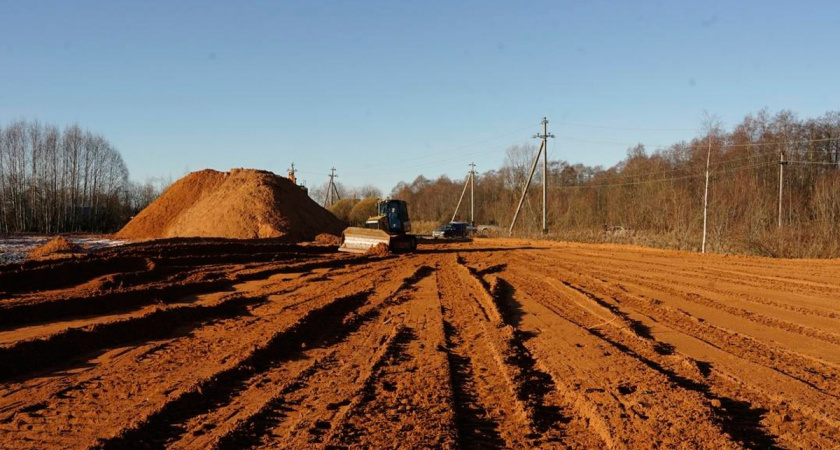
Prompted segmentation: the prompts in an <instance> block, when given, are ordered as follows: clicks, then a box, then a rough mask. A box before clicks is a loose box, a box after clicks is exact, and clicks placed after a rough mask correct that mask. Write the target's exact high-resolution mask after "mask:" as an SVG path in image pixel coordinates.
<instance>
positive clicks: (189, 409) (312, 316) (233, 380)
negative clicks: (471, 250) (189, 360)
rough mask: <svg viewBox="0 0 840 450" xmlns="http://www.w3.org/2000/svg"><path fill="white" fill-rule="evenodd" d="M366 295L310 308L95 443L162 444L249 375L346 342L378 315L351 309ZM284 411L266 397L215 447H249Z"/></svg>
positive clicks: (422, 273) (425, 271)
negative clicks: (239, 357) (241, 356)
mask: <svg viewBox="0 0 840 450" xmlns="http://www.w3.org/2000/svg"><path fill="white" fill-rule="evenodd" d="M433 272H434V269H433V268H431V267H428V266H423V267H420V268H418V269H417V271H416V272H415V273H414V274H413V275H412V276H410V277H408V278H406V279H404V280H403V283H402V285H401V286H400V288H399V289H398V290H397V293H396V294H395V295H394V298H392V299H390V300H388V305H395V304H399V303H402V302H404V301H406V300H407V299H408V298H409V297H408V296H401V295H399V291H402V290H405V289H409V288H411V287H412V286H413V285H414V284H416V283H417V282H419V281H420V280H422V279H423V278H425V277H427V276H429V275H431V274H432V273H433ZM370 295H371V292H370V291H364V292H360V293H356V294H352V295H349V296H346V297H342V298H338V299H335V300H334V301H333V302H332V303H330V304H328V305H326V306H323V307H321V308H320V309H317V310H313V311H310V312H309V313H308V314H307V315H306V316H305V317H304V318H302V319H301V320H300V321H299V322H298V323H297V324H296V325H294V326H293V327H292V328H290V329H288V330H286V331H283V332H280V333H278V334H276V335H274V336H273V337H272V338H271V340H270V341H269V342H268V344H267V345H266V346H264V347H261V348H258V349H256V350H254V352H253V353H252V354H251V355H250V356H248V357H247V358H246V359H245V360H243V361H241V362H240V363H239V364H237V365H236V366H235V367H232V368H230V369H228V370H225V371H222V372H220V373H218V374H216V375H215V376H213V377H212V378H210V379H206V380H205V381H203V382H202V383H200V384H199V386H198V387H197V388H196V389H194V390H192V391H190V392H187V393H185V394H183V395H182V396H180V397H178V398H176V399H173V400H172V401H171V402H169V403H167V404H166V405H165V406H164V407H163V408H162V409H161V410H159V411H158V412H157V413H155V414H153V415H151V416H150V417H148V418H147V419H146V420H145V421H143V422H141V423H140V424H139V425H138V426H137V427H136V428H134V429H131V430H126V431H124V432H123V433H122V434H121V435H120V436H118V437H115V438H113V439H109V440H106V441H102V442H100V443H99V445H98V447H97V448H114V449H116V448H136V447H141V448H165V447H166V446H167V445H168V444H169V443H171V442H173V441H175V440H176V439H177V438H178V437H179V436H181V435H183V434H184V433H185V432H186V431H187V430H186V424H187V423H188V422H189V420H190V419H191V418H194V417H197V416H199V415H201V414H205V413H208V412H211V411H214V410H216V409H218V408H219V407H221V406H224V405H226V404H228V403H229V402H230V401H231V399H232V398H235V397H236V396H238V395H239V394H240V393H241V392H242V391H243V390H245V389H247V388H248V386H249V384H248V383H249V380H252V379H253V377H255V376H259V375H260V374H262V373H265V372H267V371H269V370H271V369H272V368H274V367H278V366H280V365H282V364H283V363H284V362H286V361H290V360H296V359H301V358H307V356H306V353H305V352H306V349H312V348H329V347H331V346H334V345H336V344H339V343H341V342H344V341H346V340H347V338H348V336H349V335H350V334H352V333H353V332H355V331H357V330H358V329H359V328H360V327H361V326H362V325H363V324H365V323H367V322H369V321H371V320H373V319H374V318H376V317H378V316H379V315H380V310H379V309H378V308H371V309H369V310H367V311H366V312H364V313H362V314H357V313H356V311H357V310H358V309H359V308H360V307H361V306H362V305H364V304H365V303H367V301H368V298H369V296H370ZM408 336H409V338H410V337H411V334H410V333H408ZM404 338H405V336H402V337H400V338H398V339H397V344H400V343H401V342H404V341H401V340H400V339H404ZM311 370H312V371H313V372H314V371H315V370H320V367H317V366H313V367H312V369H311ZM304 375H306V374H304ZM307 377H308V375H307ZM301 387H302V384H299V383H298V384H293V385H291V386H289V387H288V388H287V389H286V390H285V391H284V392H283V394H284V395H285V394H288V393H289V392H293V391H295V390H297V389H300V388H301ZM287 410H288V407H287V406H286V405H285V402H284V399H283V397H282V396H281V397H279V398H276V399H273V400H271V401H270V402H269V403H268V404H267V405H266V407H265V408H264V409H262V410H261V411H260V412H259V413H257V414H256V415H255V416H253V417H251V418H249V419H248V420H247V421H246V422H245V423H243V424H241V425H240V426H239V427H238V428H237V429H236V430H232V431H231V432H230V433H229V434H227V435H226V436H224V437H223V438H222V440H221V441H220V444H219V448H249V447H253V446H255V445H258V444H259V442H260V440H261V438H262V437H263V436H264V434H265V433H266V432H268V430H270V429H271V428H272V427H273V426H275V425H276V424H277V423H279V421H281V420H282V418H283V417H285V414H284V411H287Z"/></svg>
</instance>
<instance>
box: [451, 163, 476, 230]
mask: <svg viewBox="0 0 840 450" xmlns="http://www.w3.org/2000/svg"><path fill="white" fill-rule="evenodd" d="M467 187H469V188H470V223H471V224H472V225H475V163H470V171H469V173H468V174H467V179H466V180H465V181H464V190H462V191H461V197H460V198H458V205H456V206H455V212H454V213H453V214H452V220H451V222H454V221H455V217H456V216H458V210H459V209H461V202H463V201H464V195H465V194H466V193H467Z"/></svg>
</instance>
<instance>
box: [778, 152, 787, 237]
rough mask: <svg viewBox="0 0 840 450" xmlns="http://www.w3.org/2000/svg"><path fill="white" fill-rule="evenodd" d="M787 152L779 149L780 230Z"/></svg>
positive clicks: (780, 225) (780, 226)
mask: <svg viewBox="0 0 840 450" xmlns="http://www.w3.org/2000/svg"><path fill="white" fill-rule="evenodd" d="M785 164H787V161H785V152H784V150H781V149H779V229H781V228H782V187H783V186H784V181H785V180H784V175H785Z"/></svg>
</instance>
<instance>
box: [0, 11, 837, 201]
mask: <svg viewBox="0 0 840 450" xmlns="http://www.w3.org/2000/svg"><path fill="white" fill-rule="evenodd" d="M838 42H840V3H838V2H829V1H825V2H807V1H800V2H779V1H739V2H730V1H705V2H689V1H658V2H642V1H634V2H601V1H591V2H589V1H587V2H580V1H575V2H572V1H530V2H515V1H509V0H508V1H426V2H423V1H411V2H408V1H394V0H388V1H311V0H310V1H291V0H290V1H265V2H258V1H253V2H234V1H230V2H215V1H207V0H205V1H177V2H172V1H142V2H141V1H132V2H127V1H55V2H47V1H5V0H3V1H0V124H7V123H9V122H10V121H12V120H16V119H20V118H24V119H30V120H33V119H37V120H40V121H42V122H48V123H53V124H57V125H61V126H64V125H67V124H70V123H78V124H80V125H81V126H82V127H84V128H88V129H91V130H93V131H96V132H98V133H100V134H102V135H104V136H105V137H106V138H108V139H109V140H110V141H111V142H112V144H114V146H115V147H116V148H117V149H118V150H120V152H121V153H122V155H123V157H124V159H125V161H126V163H127V164H128V166H129V170H130V171H131V174H132V178H133V179H136V180H140V181H142V180H144V179H146V178H148V177H157V176H171V177H173V178H176V179H177V178H179V177H180V176H182V175H183V174H185V173H186V172H187V171H194V170H199V169H203V168H207V167H209V168H214V169H218V170H227V169H229V168H231V167H256V168H261V169H268V170H272V171H274V172H278V173H285V171H286V169H287V168H288V167H289V164H290V163H292V162H294V163H295V165H296V166H297V167H298V169H299V174H298V175H299V178H301V179H304V180H306V181H307V184H308V185H309V186H314V185H317V184H320V183H323V182H324V181H326V179H327V174H328V173H329V169H330V168H331V167H333V166H334V167H335V168H336V169H337V173H338V174H339V181H341V182H343V183H345V184H348V185H355V186H358V185H362V184H367V183H370V184H374V185H376V186H378V187H380V188H381V189H382V190H383V191H384V192H386V193H387V192H389V191H390V189H391V188H392V187H393V186H394V185H395V184H396V183H397V182H399V181H401V180H404V181H411V180H413V179H414V178H415V177H416V176H418V175H420V174H423V175H425V176H426V177H429V178H436V177H437V176H439V175H441V174H447V175H449V176H450V177H453V178H459V179H460V178H462V177H463V176H464V175H465V173H466V172H467V170H468V169H469V167H468V164H469V163H470V162H471V161H475V162H476V164H477V165H478V167H477V170H478V171H479V172H482V171H486V170H489V169H495V168H498V167H499V166H500V165H501V163H502V161H503V159H504V150H505V148H506V147H508V146H510V145H513V144H523V143H526V142H532V143H536V141H535V140H533V139H530V136H531V135H533V134H534V133H536V132H538V131H540V125H539V122H540V120H541V119H542V117H543V116H546V117H548V119H549V121H550V124H549V131H550V132H552V133H554V134H555V135H557V138H556V139H554V140H553V141H552V142H551V143H550V146H549V152H550V153H549V156H550V157H551V158H552V159H564V160H567V161H570V162H573V163H574V162H583V163H585V164H590V165H596V164H600V165H604V166H609V165H612V164H614V163H616V162H618V161H619V160H621V159H622V158H623V157H624V156H625V154H626V149H627V147H628V146H629V144H633V143H637V142H641V143H643V144H645V145H646V147H647V148H648V149H649V150H655V149H657V148H659V147H660V146H663V145H668V144H671V143H674V142H677V141H680V140H683V139H690V138H692V137H694V136H696V135H698V134H699V129H700V124H701V121H702V119H703V115H704V111H708V112H709V113H711V114H715V115H717V116H718V117H719V118H720V119H722V121H723V123H724V125H725V126H727V127H730V126H732V125H733V124H735V123H737V122H739V121H740V120H741V119H742V118H743V117H744V115H746V114H748V113H752V112H756V111H758V110H759V109H761V108H764V107H766V108H769V109H770V110H771V111H773V112H775V111H778V110H780V109H790V110H792V111H794V112H796V113H797V114H798V115H799V116H800V117H816V116H819V115H822V114H823V113H825V112H827V111H832V110H837V109H838V105H840V82H838V81H836V80H837V78H838V75H837V74H838V73H840V70H838V69H840V67H838V65H840V63H838V58H837V56H836V54H837V44H838Z"/></svg>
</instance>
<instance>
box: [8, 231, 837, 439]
mask: <svg viewBox="0 0 840 450" xmlns="http://www.w3.org/2000/svg"><path fill="white" fill-rule="evenodd" d="M335 249H336V248H335V247H334V246H315V245H311V246H306V245H292V244H283V243H280V242H277V241H272V240H248V241H237V240H221V239H203V240H199V239H177V240H165V241H149V242H145V243H136V244H127V245H124V246H121V247H116V248H111V249H104V250H100V251H98V252H95V253H92V254H90V255H87V256H85V257H82V258H71V259H63V260H57V261H44V262H30V263H27V264H26V265H25V266H22V267H23V268H22V269H21V266H19V265H18V266H6V267H3V268H0V291H2V292H0V443H2V447H3V448H86V447H95V448H202V449H204V448H313V447H314V448H393V447H399V448H533V447H540V448H554V447H556V448H657V447H658V448H715V449H725V448H745V447H746V448H773V447H780V448H837V447H838V446H840V419H838V418H840V331H838V330H840V306H838V301H839V300H840V261H836V260H835V261H814V260H811V261H805V260H773V259H764V258H753V257H739V256H724V255H699V254H691V253H684V252H674V251H663V250H653V249H645V248H638V247H628V246H617V245H584V244H569V243H552V242H546V241H537V240H534V241H530V240H512V239H477V240H475V241H473V242H468V243H441V244H432V245H424V246H422V247H420V249H419V251H418V252H416V253H413V254H405V255H389V256H384V257H370V256H364V255H353V254H345V253H338V252H336V251H335Z"/></svg>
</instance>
